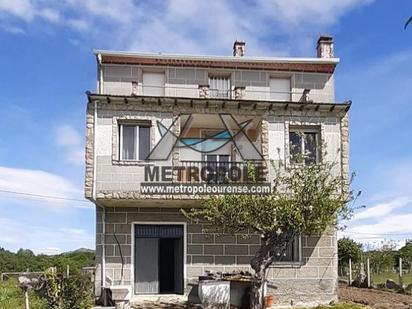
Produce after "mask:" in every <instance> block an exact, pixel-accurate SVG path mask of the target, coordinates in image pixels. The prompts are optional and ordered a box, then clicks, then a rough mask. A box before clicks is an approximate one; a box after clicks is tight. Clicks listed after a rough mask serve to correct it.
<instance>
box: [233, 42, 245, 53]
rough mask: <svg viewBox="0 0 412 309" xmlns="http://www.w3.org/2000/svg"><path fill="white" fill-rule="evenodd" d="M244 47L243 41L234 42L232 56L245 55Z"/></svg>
mask: <svg viewBox="0 0 412 309" xmlns="http://www.w3.org/2000/svg"><path fill="white" fill-rule="evenodd" d="M245 45H246V43H245V41H238V40H236V41H235V43H233V56H235V57H243V56H244V55H245Z"/></svg>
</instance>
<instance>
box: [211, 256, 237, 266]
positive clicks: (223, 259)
mask: <svg viewBox="0 0 412 309" xmlns="http://www.w3.org/2000/svg"><path fill="white" fill-rule="evenodd" d="M215 264H223V265H233V264H235V256H230V255H216V256H215Z"/></svg>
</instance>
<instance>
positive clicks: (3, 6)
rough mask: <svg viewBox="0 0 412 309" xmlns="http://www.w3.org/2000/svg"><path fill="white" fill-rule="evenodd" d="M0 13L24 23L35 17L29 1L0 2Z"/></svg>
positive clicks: (4, 0) (2, 0)
mask: <svg viewBox="0 0 412 309" xmlns="http://www.w3.org/2000/svg"><path fill="white" fill-rule="evenodd" d="M0 11H3V12H6V13H8V14H10V15H12V16H14V17H17V18H21V19H23V20H25V21H31V20H32V19H33V17H34V16H35V8H34V7H33V5H32V3H31V1H29V0H0Z"/></svg>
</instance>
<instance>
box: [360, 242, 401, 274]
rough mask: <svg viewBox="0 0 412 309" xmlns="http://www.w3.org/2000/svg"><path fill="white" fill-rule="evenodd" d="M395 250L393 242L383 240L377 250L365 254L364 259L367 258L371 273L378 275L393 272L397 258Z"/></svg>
mask: <svg viewBox="0 0 412 309" xmlns="http://www.w3.org/2000/svg"><path fill="white" fill-rule="evenodd" d="M395 248H396V243H395V242H393V241H386V240H384V241H382V242H381V244H380V246H379V248H378V249H375V250H369V251H367V252H365V257H367V258H369V262H370V267H371V269H372V271H373V272H375V273H377V274H379V273H381V272H385V271H392V270H393V268H394V267H395V265H396V256H397V251H396V250H395Z"/></svg>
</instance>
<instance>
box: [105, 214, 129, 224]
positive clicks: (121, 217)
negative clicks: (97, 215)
mask: <svg viewBox="0 0 412 309" xmlns="http://www.w3.org/2000/svg"><path fill="white" fill-rule="evenodd" d="M106 222H107V223H126V213H110V214H109V213H107V214H106Z"/></svg>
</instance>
